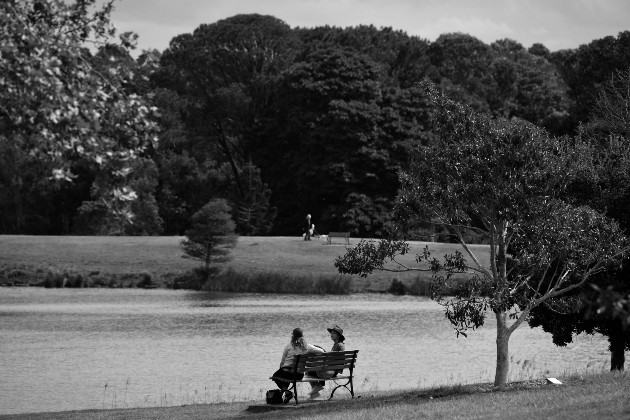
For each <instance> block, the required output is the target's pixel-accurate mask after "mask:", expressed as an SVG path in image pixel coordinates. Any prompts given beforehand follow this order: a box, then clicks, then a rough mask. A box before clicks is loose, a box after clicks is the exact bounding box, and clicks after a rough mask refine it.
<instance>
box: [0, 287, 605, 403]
mask: <svg viewBox="0 0 630 420" xmlns="http://www.w3.org/2000/svg"><path fill="white" fill-rule="evenodd" d="M2 292H3V293H2V294H0V334H1V335H2V337H3V339H2V341H1V342H0V360H1V361H2V362H1V363H2V370H3V375H2V376H1V377H0V414H8V413H20V412H31V411H58V410H74V409H87V408H103V407H106V408H110V407H134V406H160V405H178V404H193V403H200V402H216V401H225V400H229V401H231V400H246V399H262V396H263V392H264V391H265V390H267V389H270V388H272V387H273V384H272V382H271V381H269V380H268V379H267V378H268V377H269V375H270V374H271V373H272V372H273V371H274V370H275V369H276V368H277V365H278V363H279V361H280V356H281V351H282V347H283V346H284V344H285V343H286V342H287V341H288V339H289V336H290V333H291V330H292V329H293V328H294V327H296V326H300V327H302V328H303V329H304V331H305V333H306V338H307V340H308V341H310V342H312V343H314V344H318V345H321V346H322V347H324V348H329V347H330V345H331V342H330V337H329V334H328V332H327V331H326V328H325V327H326V326H328V325H330V324H339V325H341V326H342V327H343V328H344V330H345V332H346V334H345V335H346V338H347V340H346V348H347V349H359V350H360V353H359V358H358V362H357V371H356V377H357V379H356V384H357V386H356V390H357V393H358V394H359V395H360V394H361V392H367V391H369V390H371V389H395V388H409V387H413V386H419V387H428V386H434V385H437V384H449V383H461V382H490V381H492V379H493V375H494V359H495V349H494V338H495V337H494V335H495V332H494V331H495V330H494V328H493V327H492V324H493V319H489V320H488V326H485V327H483V328H481V329H479V330H478V331H475V332H472V333H471V334H469V338H467V339H466V338H459V339H458V338H456V337H455V334H454V332H453V330H452V329H451V328H450V326H449V324H448V322H447V320H446V319H445V318H444V314H443V312H442V309H441V307H440V306H438V305H437V304H436V303H435V302H432V301H430V300H427V299H423V298H418V297H409V296H402V297H395V296H390V295H351V296H304V295H241V294H226V293H196V292H187V291H173V290H170V291H169V290H134V289H126V290H120V289H114V290H112V289H103V290H100V289H75V290H71V289H65V290H64V289H54V290H45V289H35V288H16V289H3V290H2ZM510 350H511V357H512V363H511V376H512V378H513V379H515V378H517V377H519V376H521V377H541V376H543V375H552V376H561V375H562V373H563V372H564V371H567V370H571V371H575V370H580V371H581V370H584V369H586V368H589V369H601V368H602V367H604V368H605V366H606V365H607V361H608V352H607V343H606V341H605V340H602V339H601V338H599V337H591V336H584V337H579V339H578V340H577V341H576V343H573V344H572V345H570V346H568V347H567V348H558V347H555V346H553V344H552V343H551V338H550V336H549V335H548V334H546V333H544V332H542V331H541V330H539V329H537V330H532V329H530V328H529V327H527V326H522V327H521V328H519V329H518V330H517V331H516V332H515V333H514V335H513V337H512V339H511V341H510ZM392 351H393V352H394V353H395V354H396V355H397V360H410V361H411V362H410V363H408V364H405V365H400V366H398V367H393V366H392V359H391V357H385V355H390V354H391V353H392ZM392 371H396V372H397V373H396V375H392V374H391V372H392ZM236 378H238V379H236ZM335 398H337V395H335Z"/></svg>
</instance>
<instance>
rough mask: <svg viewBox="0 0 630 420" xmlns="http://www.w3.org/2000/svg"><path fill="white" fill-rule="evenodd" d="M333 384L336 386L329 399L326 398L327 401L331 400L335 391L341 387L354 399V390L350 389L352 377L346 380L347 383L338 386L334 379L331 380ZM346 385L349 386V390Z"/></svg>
mask: <svg viewBox="0 0 630 420" xmlns="http://www.w3.org/2000/svg"><path fill="white" fill-rule="evenodd" d="M333 382H334V383H335V385H337V386H336V387H335V388H334V389H333V390H332V392H331V393H330V398H328V399H329V400H332V397H333V396H334V395H335V391H336V390H337V389H339V388H342V387H343V388H346V389H347V390H348V391H350V395H351V396H352V398H354V388H353V387H352V377H350V379H348V382H346V383H345V384H338V383H337V381H335V380H334V379H333ZM348 385H350V388H348Z"/></svg>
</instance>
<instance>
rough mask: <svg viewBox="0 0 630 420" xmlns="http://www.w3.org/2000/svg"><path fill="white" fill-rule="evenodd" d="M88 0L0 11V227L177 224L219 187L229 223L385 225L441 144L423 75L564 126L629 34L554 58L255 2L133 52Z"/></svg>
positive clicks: (549, 125)
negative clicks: (290, 15) (419, 156)
mask: <svg viewBox="0 0 630 420" xmlns="http://www.w3.org/2000/svg"><path fill="white" fill-rule="evenodd" d="M94 5H95V2H94V1H93V0H79V1H76V2H74V3H70V2H66V1H61V0H55V1H51V2H39V1H35V0H30V1H13V0H12V1H7V2H3V3H2V6H0V12H1V13H2V17H3V19H2V23H1V24H2V25H3V27H2V29H3V32H2V33H3V35H2V50H1V51H0V67H1V69H2V74H3V75H5V76H4V77H3V78H1V79H0V83H1V84H2V88H3V89H1V90H0V95H1V96H2V97H1V99H2V105H1V106H0V148H1V149H2V150H1V151H2V153H0V160H2V165H0V180H1V181H2V182H0V216H1V217H0V232H2V233H7V232H14V233H42V234H43V233H48V234H68V233H107V234H158V233H160V232H163V233H164V234H169V235H172V234H176V235H181V234H183V233H184V231H185V230H186V229H187V228H188V227H189V225H190V217H191V216H192V215H193V214H194V213H195V212H196V211H198V210H199V209H200V208H201V207H202V206H203V205H204V204H205V203H207V202H208V201H209V200H211V199H213V198H224V199H227V200H228V201H229V203H230V207H231V209H232V210H231V211H232V217H233V219H234V220H235V222H236V224H237V231H238V233H240V234H250V235H253V234H256V235H264V234H290V235H293V234H299V233H300V229H299V227H300V226H301V223H300V221H301V220H302V219H303V217H304V215H305V214H306V213H311V214H313V218H314V221H315V223H316V224H317V226H318V230H320V231H321V232H326V231H329V230H335V229H342V230H349V231H351V232H352V233H353V234H354V235H361V236H376V237H379V236H384V235H386V234H387V233H388V232H389V230H390V229H389V226H390V222H391V212H392V208H393V205H394V196H395V194H396V191H397V189H398V187H399V181H398V178H397V173H398V171H399V170H401V169H406V168H408V156H409V155H408V153H407V152H406V148H407V147H409V146H417V145H425V146H426V145H431V144H434V143H435V142H436V140H437V136H436V132H435V130H434V128H433V126H432V123H431V122H430V118H429V117H430V115H431V113H432V112H433V111H432V109H431V107H432V105H431V104H429V103H428V100H427V97H426V95H425V94H424V93H423V92H422V91H421V90H419V89H418V88H417V86H416V85H417V83H418V82H420V81H421V80H422V79H423V78H425V77H428V78H429V79H431V80H432V81H433V82H434V83H436V84H437V85H439V86H440V87H441V88H442V89H444V91H446V92H448V93H449V94H450V95H451V96H453V97H454V98H457V99H458V100H460V101H462V102H463V103H466V104H468V105H469V106H472V107H473V108H474V109H476V110H480V111H485V112H490V113H491V114H493V115H495V116H501V117H505V118H508V119H510V118H517V119H522V120H526V121H529V122H531V123H534V124H537V125H539V126H542V127H545V128H546V129H548V130H550V131H551V132H553V133H554V134H563V133H568V132H574V131H575V129H576V126H577V124H578V123H579V122H585V121H586V120H587V119H588V118H589V115H590V114H588V113H586V112H583V111H584V109H587V108H588V106H590V105H588V104H589V103H593V101H594V99H593V98H592V97H591V96H589V95H591V93H593V92H595V91H596V87H597V86H599V85H600V84H601V83H602V81H603V80H606V79H607V78H608V77H609V76H610V75H611V74H613V73H614V72H615V71H618V70H623V69H625V68H627V67H628V65H630V62H629V60H630V59H629V58H628V53H627V50H628V48H625V47H624V46H626V44H627V40H628V39H629V38H628V36H627V33H626V32H623V33H621V34H619V36H618V37H617V38H615V37H607V38H604V39H602V40H594V41H593V42H592V43H589V44H588V45H585V46H582V47H580V48H579V49H576V50H565V51H559V52H553V53H552V52H550V51H549V50H548V49H547V48H545V46H544V45H533V46H531V47H530V48H529V49H526V48H524V47H523V46H522V45H520V44H519V43H517V42H515V41H513V40H509V39H504V40H497V41H496V42H494V43H492V44H489V45H488V44H485V43H484V42H482V41H480V40H479V39H476V38H474V37H472V36H470V35H466V34H443V35H442V36H440V37H438V39H437V40H436V41H434V42H429V41H427V40H424V39H421V38H418V37H415V36H409V35H407V34H406V33H404V32H402V31H397V30H395V29H392V28H376V27H374V26H370V25H360V26H356V27H349V28H339V27H328V26H322V27H316V28H294V29H292V28H290V27H289V26H288V25H287V24H286V23H285V22H283V21H281V20H279V19H277V18H275V17H273V16H263V15H257V14H249V15H236V16H233V17H230V18H227V19H223V20H219V21H217V22H214V23H204V24H202V25H200V26H199V27H198V28H196V29H194V30H192V31H191V32H190V33H184V34H181V35H178V36H176V37H175V38H173V39H172V41H171V43H170V45H169V48H167V49H166V50H165V51H162V52H160V51H145V52H142V53H141V54H140V55H139V57H138V58H137V59H135V60H134V59H133V58H132V57H131V56H130V55H129V49H130V48H131V47H132V46H133V41H134V36H133V35H132V34H122V36H120V37H119V39H117V40H116V42H114V37H115V30H114V28H113V27H112V25H111V23H110V20H109V17H110V14H111V10H112V9H111V4H110V3H107V5H106V6H105V8H104V9H103V10H98V9H95V7H94ZM191 29H192V28H191ZM22 35H24V37H22ZM602 63H604V64H605V65H600V64H602ZM596 67H597V68H596ZM589 101H590V102H589ZM584 107H586V108H584ZM156 109H159V112H157V111H156ZM156 123H157V124H159V130H157V126H156ZM156 133H157V134H158V135H159V138H160V143H159V145H158V146H157V147H156V143H155V134H156ZM138 158H142V159H144V160H142V163H139V164H137V165H136V164H134V163H133V162H132V161H133V160H136V159H138ZM147 160H151V161H152V162H153V163H151V162H148V161H147ZM152 165H154V167H152ZM155 177H157V178H155ZM149 178H153V179H149ZM68 180H72V182H71V183H70V182H69V181H68ZM156 181H157V182H156ZM51 186H52V188H51ZM134 186H135V187H134ZM136 188H142V193H141V192H140V190H138V191H136ZM132 203H135V204H132ZM140 213H141V214H142V216H141V215H140ZM132 221H133V222H134V223H136V222H137V223H138V225H137V226H132V224H133V223H130V222H132Z"/></svg>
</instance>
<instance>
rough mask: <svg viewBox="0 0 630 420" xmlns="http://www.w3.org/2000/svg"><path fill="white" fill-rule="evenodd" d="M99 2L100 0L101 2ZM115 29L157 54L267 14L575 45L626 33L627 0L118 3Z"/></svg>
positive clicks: (629, 22) (306, 21) (431, 34)
mask: <svg viewBox="0 0 630 420" xmlns="http://www.w3.org/2000/svg"><path fill="white" fill-rule="evenodd" d="M101 1H102V0H101ZM115 4H116V10H115V11H114V14H113V21H114V24H115V25H116V27H117V28H118V29H119V32H125V31H134V32H136V33H137V34H138V35H139V36H140V39H139V42H138V51H137V53H139V52H140V51H141V50H144V49H152V48H157V49H158V50H160V51H163V50H164V49H165V48H167V47H168V44H169V42H170V40H171V39H172V38H173V37H174V36H176V35H179V34H182V33H191V32H193V31H194V30H195V28H197V27H198V26H199V25H200V24H202V23H214V22H216V21H218V20H221V19H225V18H227V17H231V16H234V15H236V14H240V13H259V14H263V15H271V16H274V17H276V18H278V19H281V20H283V21H284V22H286V23H287V24H288V25H289V26H290V27H292V28H295V27H307V28H312V27H315V26H323V25H330V26H338V27H343V28H345V27H348V26H356V25H370V24H371V25H374V26H375V27H377V28H380V27H391V28H393V29H395V30H402V31H404V32H406V33H407V34H408V35H415V36H418V37H421V38H424V39H427V40H429V41H434V40H435V39H436V38H437V37H438V36H439V35H440V34H443V33H449V32H463V33H467V34H470V35H473V36H475V37H477V38H479V39H481V40H482V41H483V42H485V43H487V44H489V43H492V42H494V41H496V40H498V39H503V38H510V39H513V40H515V41H517V42H520V43H521V44H523V46H525V47H526V48H528V47H530V46H531V45H532V44H534V43H536V42H540V43H542V44H544V45H545V46H546V47H547V48H549V49H550V50H551V51H556V50H559V49H565V48H577V47H579V46H580V45H582V44H586V43H589V42H590V41H592V40H594V39H599V38H603V37H605V36H608V35H612V36H615V37H616V36H617V35H618V33H619V32H621V31H625V30H630V0H117V1H116V3H115Z"/></svg>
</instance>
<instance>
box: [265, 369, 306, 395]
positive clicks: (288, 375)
mask: <svg viewBox="0 0 630 420" xmlns="http://www.w3.org/2000/svg"><path fill="white" fill-rule="evenodd" d="M272 376H273V378H274V380H273V381H274V382H275V383H276V385H278V388H280V389H282V390H286V389H287V388H289V386H290V385H291V384H290V383H289V382H284V381H279V380H277V379H275V378H283V379H287V380H289V381H293V380H294V379H295V380H297V381H299V380H300V379H302V378H303V377H304V374H303V373H293V372H291V371H289V370H286V369H282V368H281V369H278V370H277V371H276V372H275V373H274V374H273V375H272Z"/></svg>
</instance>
